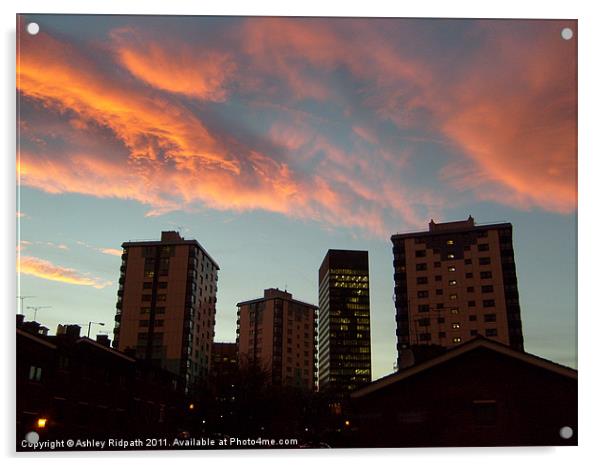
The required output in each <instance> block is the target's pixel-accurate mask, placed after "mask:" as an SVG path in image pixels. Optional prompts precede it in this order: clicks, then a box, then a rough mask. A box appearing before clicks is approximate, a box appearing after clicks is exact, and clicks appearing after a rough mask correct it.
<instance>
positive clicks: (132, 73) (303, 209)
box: [17, 18, 576, 235]
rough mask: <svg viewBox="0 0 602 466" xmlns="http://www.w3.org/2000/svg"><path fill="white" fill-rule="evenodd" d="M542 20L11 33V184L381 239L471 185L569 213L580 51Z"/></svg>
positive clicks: (156, 209) (524, 204) (303, 22)
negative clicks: (15, 114) (266, 216)
mask: <svg viewBox="0 0 602 466" xmlns="http://www.w3.org/2000/svg"><path fill="white" fill-rule="evenodd" d="M400 21H401V22H400ZM451 24H454V25H457V24H458V23H451ZM400 26H403V27H400ZM556 26H557V25H556V23H554V22H545V23H544V22H533V21H531V22H519V23H513V22H494V23H492V22H483V23H472V24H471V25H470V26H465V29H464V30H460V29H454V28H453V27H451V26H446V27H448V28H451V32H449V34H451V35H452V40H449V38H448V37H439V36H437V34H435V33H433V32H432V31H430V32H429V31H428V30H427V31H426V32H424V31H423V30H421V29H420V28H419V27H417V23H416V22H415V21H410V20H399V21H398V20H362V19H347V20H344V19H340V20H326V19H316V20H309V19H278V18H249V19H246V20H240V19H239V20H232V22H231V23H228V24H226V23H224V25H223V26H220V27H219V28H218V27H215V28H214V29H212V34H211V36H209V35H207V36H206V37H203V38H202V40H201V39H199V38H198V37H196V38H191V37H188V36H187V35H186V31H182V32H181V33H179V31H176V32H175V33H174V34H170V35H169V37H170V38H169V39H168V40H161V41H157V40H156V37H157V36H156V34H157V30H156V29H153V28H152V27H148V28H147V29H145V28H144V27H143V26H141V25H140V24H138V25H137V26H136V27H134V26H132V27H119V28H115V29H113V30H110V31H108V32H107V39H108V45H100V44H96V43H91V42H86V43H83V42H78V41H68V40H65V39H64V38H59V37H58V35H55V34H54V35H53V34H52V33H51V32H41V33H40V34H39V35H38V36H35V37H30V36H28V35H26V34H23V32H22V31H20V35H21V40H20V53H19V62H18V69H17V72H18V80H17V82H18V88H19V91H20V93H21V103H22V107H23V108H24V109H25V111H23V112H22V114H23V115H22V118H21V121H20V122H19V124H20V128H21V134H22V137H23V143H22V145H21V152H20V164H19V165H18V166H19V167H20V168H19V170H20V176H21V181H22V182H23V184H24V185H26V186H30V187H34V188H37V189H40V190H43V191H46V192H48V193H52V194H60V193H78V194H84V195H90V196H97V197H114V198H120V199H132V200H136V201H138V202H141V203H143V204H146V205H148V206H149V211H148V215H160V214H163V213H165V212H169V211H173V210H181V209H184V210H194V209H195V208H196V207H198V206H202V207H205V208H212V209H219V210H233V211H237V212H242V211H248V210H254V209H261V210H266V211H270V212H276V213H280V214H283V215H287V216H289V217H293V218H299V219H310V220H315V221H318V222H321V223H323V224H324V225H325V226H335V225H337V226H341V225H344V226H348V227H350V228H357V229H359V230H364V231H368V232H371V233H373V234H378V235H383V234H388V233H390V232H391V230H392V229H393V228H395V229H397V227H398V226H400V225H402V226H406V227H415V226H419V225H422V224H424V222H425V220H427V219H428V218H431V217H438V216H439V214H440V213H441V212H442V211H443V210H444V209H445V203H446V202H447V201H449V200H450V199H452V198H454V197H456V198H460V196H461V195H462V194H463V193H467V192H468V193H471V195H472V197H473V199H475V200H477V201H478V200H488V201H494V202H497V203H502V204H508V205H512V206H515V207H518V208H524V209H532V208H540V209H545V210H549V211H552V212H560V213H567V212H571V211H573V210H574V209H575V207H576V183H575V176H576V140H575V132H576V120H575V118H576V116H575V114H574V111H575V107H576V80H575V76H574V64H575V63H574V60H575V49H574V44H571V43H562V42H560V43H559V41H560V39H559V37H558V36H559V34H558V33H557V31H556ZM275 37H277V38H278V40H274V38H275ZM475 37H477V38H478V41H475V40H474V38H475ZM469 40H470V42H468V41H469ZM475 43H478V44H479V45H478V46H475V45H474V44H475ZM450 44H451V45H450ZM466 44H470V47H467V46H465V45H466ZM458 51H462V52H463V53H459V52H458ZM492 57H495V60H493V59H492ZM28 107H31V108H34V109H35V111H31V112H30V113H29V114H28V113H27V111H26V110H27V108H28ZM33 115H35V116H33ZM40 115H43V116H42V117H40ZM36 118H37V119H36Z"/></svg>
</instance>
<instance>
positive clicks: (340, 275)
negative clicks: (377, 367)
mask: <svg viewBox="0 0 602 466" xmlns="http://www.w3.org/2000/svg"><path fill="white" fill-rule="evenodd" d="M319 302H320V314H319V342H320V356H319V361H320V362H319V387H320V391H328V392H331V393H335V394H343V393H347V392H350V391H352V390H355V389H356V388H358V387H360V386H362V385H363V384H366V383H368V382H370V380H371V359H370V282H369V273H368V252H367V251H344V250H335V249H330V250H328V252H327V253H326V256H325V257H324V260H323V262H322V265H321V266H320V270H319Z"/></svg>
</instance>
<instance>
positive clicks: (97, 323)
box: [88, 322, 104, 338]
mask: <svg viewBox="0 0 602 466" xmlns="http://www.w3.org/2000/svg"><path fill="white" fill-rule="evenodd" d="M92 324H96V325H103V326H104V322H88V338H90V329H91V328H92Z"/></svg>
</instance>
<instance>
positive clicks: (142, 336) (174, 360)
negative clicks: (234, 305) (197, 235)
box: [114, 231, 219, 389]
mask: <svg viewBox="0 0 602 466" xmlns="http://www.w3.org/2000/svg"><path fill="white" fill-rule="evenodd" d="M122 247H123V255H122V265H121V276H120V278H119V291H118V300H117V313H116V315H115V330H114V335H115V338H114V347H115V348H117V349H119V350H120V351H124V352H125V351H129V352H133V354H135V356H136V357H137V358H139V359H144V360H147V361H151V362H153V363H154V364H156V365H158V366H160V367H162V368H164V369H166V370H169V371H171V372H173V373H174V374H178V375H179V376H181V377H182V379H183V380H184V381H185V385H186V387H187V388H188V389H190V388H191V387H193V386H195V385H196V384H198V383H200V382H201V381H203V380H205V379H206V378H207V376H208V371H209V366H210V361H211V345H212V343H213V338H214V327H215V306H216V301H217V299H216V293H217V272H218V270H219V266H218V265H217V263H216V262H215V261H214V260H213V259H212V258H211V256H210V255H209V254H208V253H207V251H205V249H203V247H202V246H201V245H200V244H199V243H198V242H197V241H196V240H186V239H184V238H182V237H181V236H180V235H179V233H177V232H175V231H165V232H162V234H161V240H160V241H137V242H126V243H123V244H122Z"/></svg>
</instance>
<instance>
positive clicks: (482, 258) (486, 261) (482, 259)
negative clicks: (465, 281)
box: [479, 257, 491, 265]
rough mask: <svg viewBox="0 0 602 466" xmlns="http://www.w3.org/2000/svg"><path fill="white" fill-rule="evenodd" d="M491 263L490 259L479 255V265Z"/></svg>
mask: <svg viewBox="0 0 602 466" xmlns="http://www.w3.org/2000/svg"><path fill="white" fill-rule="evenodd" d="M490 264H491V259H490V258H489V257H480V258H479V265H490Z"/></svg>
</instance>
